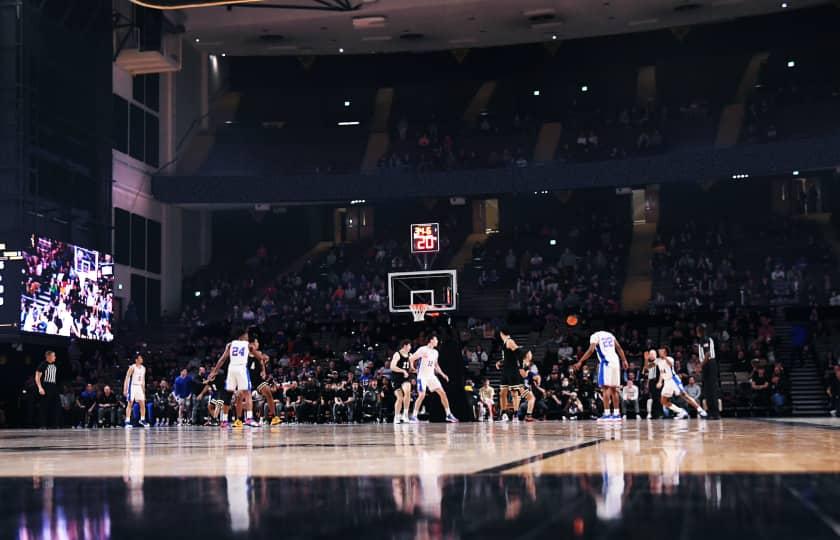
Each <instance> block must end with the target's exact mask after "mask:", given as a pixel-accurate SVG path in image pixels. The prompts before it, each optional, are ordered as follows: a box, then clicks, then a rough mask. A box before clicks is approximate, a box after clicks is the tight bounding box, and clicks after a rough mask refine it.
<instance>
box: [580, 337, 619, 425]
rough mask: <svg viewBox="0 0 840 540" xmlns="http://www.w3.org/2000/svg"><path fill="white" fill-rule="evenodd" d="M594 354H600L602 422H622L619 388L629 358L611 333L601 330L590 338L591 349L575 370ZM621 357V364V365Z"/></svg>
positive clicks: (599, 383)
mask: <svg viewBox="0 0 840 540" xmlns="http://www.w3.org/2000/svg"><path fill="white" fill-rule="evenodd" d="M593 353H597V354H598V386H599V387H600V388H601V395H602V397H603V399H604V414H603V416H601V418H599V420H600V421H604V420H615V421H618V422H620V421H621V399H620V397H619V394H618V388H619V387H620V386H621V370H622V369H627V368H628V363H627V357H626V356H625V355H624V349H622V348H621V344H620V343H619V342H618V340H617V339H616V338H615V336H614V335H612V334H611V333H609V332H606V331H604V330H600V331H598V332H595V333H594V334H592V335H591V336H589V348H588V349H587V350H586V352H585V353H583V356H581V357H580V360H578V362H577V363H576V364H575V365H574V368H575V370H579V369H580V367H581V366H582V365H583V364H584V363H585V362H586V361H587V360H589V357H590V356H592V354H593ZM619 357H620V358H621V363H620V364H619Z"/></svg>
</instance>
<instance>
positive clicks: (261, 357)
mask: <svg viewBox="0 0 840 540" xmlns="http://www.w3.org/2000/svg"><path fill="white" fill-rule="evenodd" d="M251 345H252V346H253V351H252V353H251V356H250V357H249V358H248V373H249V375H250V377H251V383H252V384H254V383H255V384H256V385H257V392H259V393H260V394H261V395H262V396H263V397H264V398H265V400H266V404H267V405H268V417H269V418H271V425H272V426H279V425H280V418H279V417H278V416H277V414H276V411H275V409H274V393H272V391H271V384H270V382H269V380H268V376H267V372H266V366H267V365H268V360H269V358H268V355H266V354H265V353H263V352H262V351H260V350H259V348H260V341H259V340H258V339H257V338H254V340H253V341H252V342H251Z"/></svg>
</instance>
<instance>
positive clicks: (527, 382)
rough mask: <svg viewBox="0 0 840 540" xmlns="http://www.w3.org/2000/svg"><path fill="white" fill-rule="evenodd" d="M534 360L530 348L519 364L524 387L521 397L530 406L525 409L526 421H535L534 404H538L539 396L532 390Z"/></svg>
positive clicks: (517, 410) (520, 392) (520, 391)
mask: <svg viewBox="0 0 840 540" xmlns="http://www.w3.org/2000/svg"><path fill="white" fill-rule="evenodd" d="M533 362H534V353H533V352H531V350H530V349H527V350H525V352H524V353H523V354H522V362H521V363H520V364H519V376H520V377H521V378H522V387H521V389H520V390H519V397H520V400H521V399H525V401H527V402H528V408H527V409H526V411H525V421H526V422H533V421H534V406H535V405H536V404H537V396H535V395H534V393H533V392H532V391H531V385H532V384H534V378H533V373H534V371H533V370H532V367H531V366H532V365H533ZM516 414H517V415H518V414H519V409H518V408H517V409H516Z"/></svg>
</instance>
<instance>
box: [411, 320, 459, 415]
mask: <svg viewBox="0 0 840 540" xmlns="http://www.w3.org/2000/svg"><path fill="white" fill-rule="evenodd" d="M437 345H438V338H437V336H432V337H430V338H429V342H428V345H425V346H423V347H420V348H419V349H417V351H415V353H414V354H412V355H411V356H409V357H408V361H409V362H410V363H411V365H412V367H414V362H415V361H417V360H420V363H419V367H417V368H416V370H417V392H418V395H417V401H415V402H414V414H412V415H411V418H410V419H409V422H411V423H412V424H416V423H417V422H418V420H417V414H418V413H419V412H420V406H421V405H422V404H423V399H424V398H425V397H426V392H427V391H431V392H434V393H436V394H437V395H438V397H439V398H440V402H441V404H442V405H443V408H444V409H446V421H447V422H453V423H454V422H457V421H458V419H457V418H455V415H453V414H452V411H451V410H450V409H449V399H448V398H447V397H446V392H445V391H444V390H443V386H442V385H441V384H440V380H439V379H438V378H437V374H438V373H439V374H440V376H441V377H443V378H444V379H445V380H446V382H449V377H447V376H446V373H444V372H443V370H441V369H440V366H439V365H438V354H439V353H438V351H437V349H436V348H435V347H437Z"/></svg>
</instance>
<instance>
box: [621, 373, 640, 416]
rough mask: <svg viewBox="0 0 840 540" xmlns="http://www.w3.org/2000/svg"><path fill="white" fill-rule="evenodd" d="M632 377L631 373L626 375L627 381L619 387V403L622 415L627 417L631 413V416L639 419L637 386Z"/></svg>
mask: <svg viewBox="0 0 840 540" xmlns="http://www.w3.org/2000/svg"><path fill="white" fill-rule="evenodd" d="M633 379H634V377H633V376H632V375H631V376H630V377H627V382H626V383H625V384H624V387H623V388H622V389H621V405H622V408H623V409H624V417H625V418H628V417H630V415H632V417H633V418H636V419H639V418H641V416H640V415H639V387H638V386H636V385H635V383H634V382H633Z"/></svg>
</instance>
